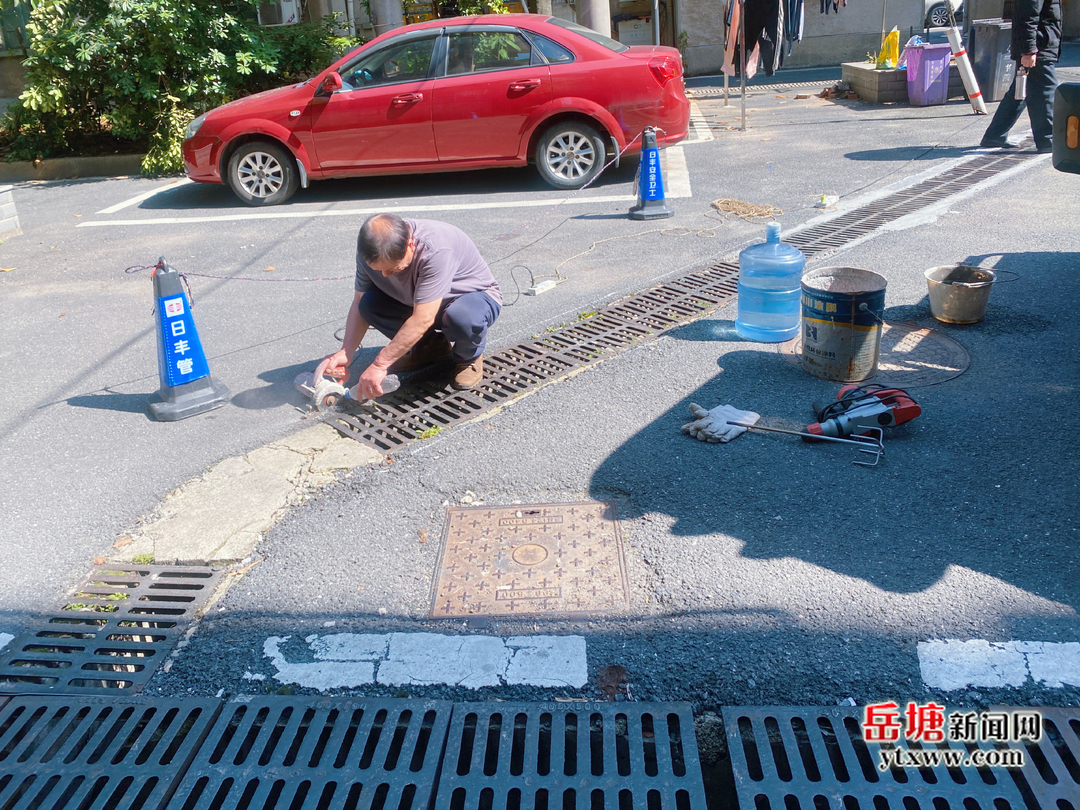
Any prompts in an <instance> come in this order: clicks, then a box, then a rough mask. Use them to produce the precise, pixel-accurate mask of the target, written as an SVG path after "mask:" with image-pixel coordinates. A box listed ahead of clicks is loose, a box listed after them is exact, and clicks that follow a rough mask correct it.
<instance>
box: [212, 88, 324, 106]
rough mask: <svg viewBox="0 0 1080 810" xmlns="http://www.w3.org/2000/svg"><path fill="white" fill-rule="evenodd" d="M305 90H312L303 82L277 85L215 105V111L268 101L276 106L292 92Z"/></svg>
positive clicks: (258, 104) (256, 104) (257, 104)
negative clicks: (282, 85)
mask: <svg viewBox="0 0 1080 810" xmlns="http://www.w3.org/2000/svg"><path fill="white" fill-rule="evenodd" d="M303 90H308V92H309V93H310V92H311V91H310V90H309V89H308V88H305V87H304V85H303V84H290V85H287V86H286V87H275V88H274V89H273V90H263V91H262V92H261V93H253V94H252V95H250V96H244V97H243V98H238V99H236V100H235V101H230V102H229V103H228V104H222V105H221V106H220V107H215V108H214V112H217V111H219V110H228V111H229V112H236V111H238V110H239V109H240V108H242V107H253V106H261V105H262V104H264V103H265V102H267V101H272V104H273V105H274V106H277V104H278V103H279V102H280V101H281V100H284V99H285V98H286V97H288V95H289V94H291V93H298V91H300V92H303Z"/></svg>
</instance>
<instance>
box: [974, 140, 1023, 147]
mask: <svg viewBox="0 0 1080 810" xmlns="http://www.w3.org/2000/svg"><path fill="white" fill-rule="evenodd" d="M979 146H981V147H982V148H983V149H1015V148H1016V144H1015V143H1009V142H1008V141H1007V140H1005V139H1004V138H1001V139H1000V140H995V139H993V138H983V139H982V141H981V142H980V143H979Z"/></svg>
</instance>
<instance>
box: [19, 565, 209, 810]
mask: <svg viewBox="0 0 1080 810" xmlns="http://www.w3.org/2000/svg"><path fill="white" fill-rule="evenodd" d="M220 578H221V573H220V572H219V571H214V570H213V569H210V568H194V567H171V566H163V565H148V566H129V565H116V566H99V567H97V568H95V569H94V571H92V572H91V573H90V575H89V576H88V577H87V578H86V579H85V580H83V581H82V582H81V583H80V584H79V585H78V586H77V587H76V589H75V592H74V594H73V595H72V596H71V597H70V598H67V599H65V600H63V601H62V602H61V603H60V606H59V609H58V610H56V611H53V612H51V613H47V614H45V615H43V616H41V617H40V618H39V619H38V621H37V628H36V629H34V630H31V631H30V632H29V633H26V634H24V635H22V636H20V637H18V638H16V639H14V640H13V641H12V642H11V643H9V644H8V646H7V647H5V648H4V652H3V653H2V654H0V692H7V693H9V694H10V693H14V694H42V693H49V694H118V693H134V692H138V691H139V690H140V689H141V688H142V687H143V686H144V685H145V684H146V681H147V680H149V678H150V676H151V675H153V674H154V671H155V670H156V669H157V667H158V666H160V665H161V663H162V662H163V660H164V658H165V656H166V654H167V653H168V652H169V650H170V649H171V648H172V646H173V644H174V643H175V642H176V640H177V639H178V638H179V637H180V635H181V634H182V633H183V632H184V630H186V629H187V628H188V626H189V625H190V624H191V622H192V621H193V620H194V619H195V616H196V614H197V612H198V610H199V609H200V608H201V607H202V606H203V605H205V604H206V601H207V600H208V599H209V598H210V596H211V594H213V592H214V589H215V588H216V586H217V584H218V581H219V580H220ZM0 806H2V805H0Z"/></svg>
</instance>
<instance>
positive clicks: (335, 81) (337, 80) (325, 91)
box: [319, 73, 342, 96]
mask: <svg viewBox="0 0 1080 810" xmlns="http://www.w3.org/2000/svg"><path fill="white" fill-rule="evenodd" d="M341 88H342V82H341V74H339V73H330V74H328V75H327V77H326V78H325V79H323V80H322V84H320V85H319V95H325V96H328V95H330V94H331V93H333V92H334V91H335V90H340V89H341Z"/></svg>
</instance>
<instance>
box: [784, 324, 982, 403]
mask: <svg viewBox="0 0 1080 810" xmlns="http://www.w3.org/2000/svg"><path fill="white" fill-rule="evenodd" d="M778 351H779V352H780V354H781V356H782V357H783V358H784V359H785V360H786V361H787V362H789V363H791V364H792V365H793V366H801V365H802V336H801V335H800V336H799V337H796V338H793V339H791V340H789V341H786V342H784V343H780V344H778ZM970 362H971V358H970V357H969V355H968V353H967V349H965V348H964V347H963V346H961V345H960V344H959V343H957V342H956V341H955V340H953V339H952V338H951V337H949V336H948V335H944V334H942V333H941V332H937V331H935V330H933V329H926V328H925V327H919V326H915V325H914V324H908V323H886V324H884V325H883V326H882V327H881V344H880V349H879V354H878V372H877V374H875V375H874V376H873V377H869V378H867V379H866V380H862V381H861V382H862V383H870V382H873V383H878V384H880V385H886V386H889V387H891V388H920V387H925V386H928V385H937V384H938V383H943V382H946V381H947V380H951V379H953V378H954V377H959V376H960V375H961V374H963V373H964V372H965V371H967V368H968V365H969V364H970Z"/></svg>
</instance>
